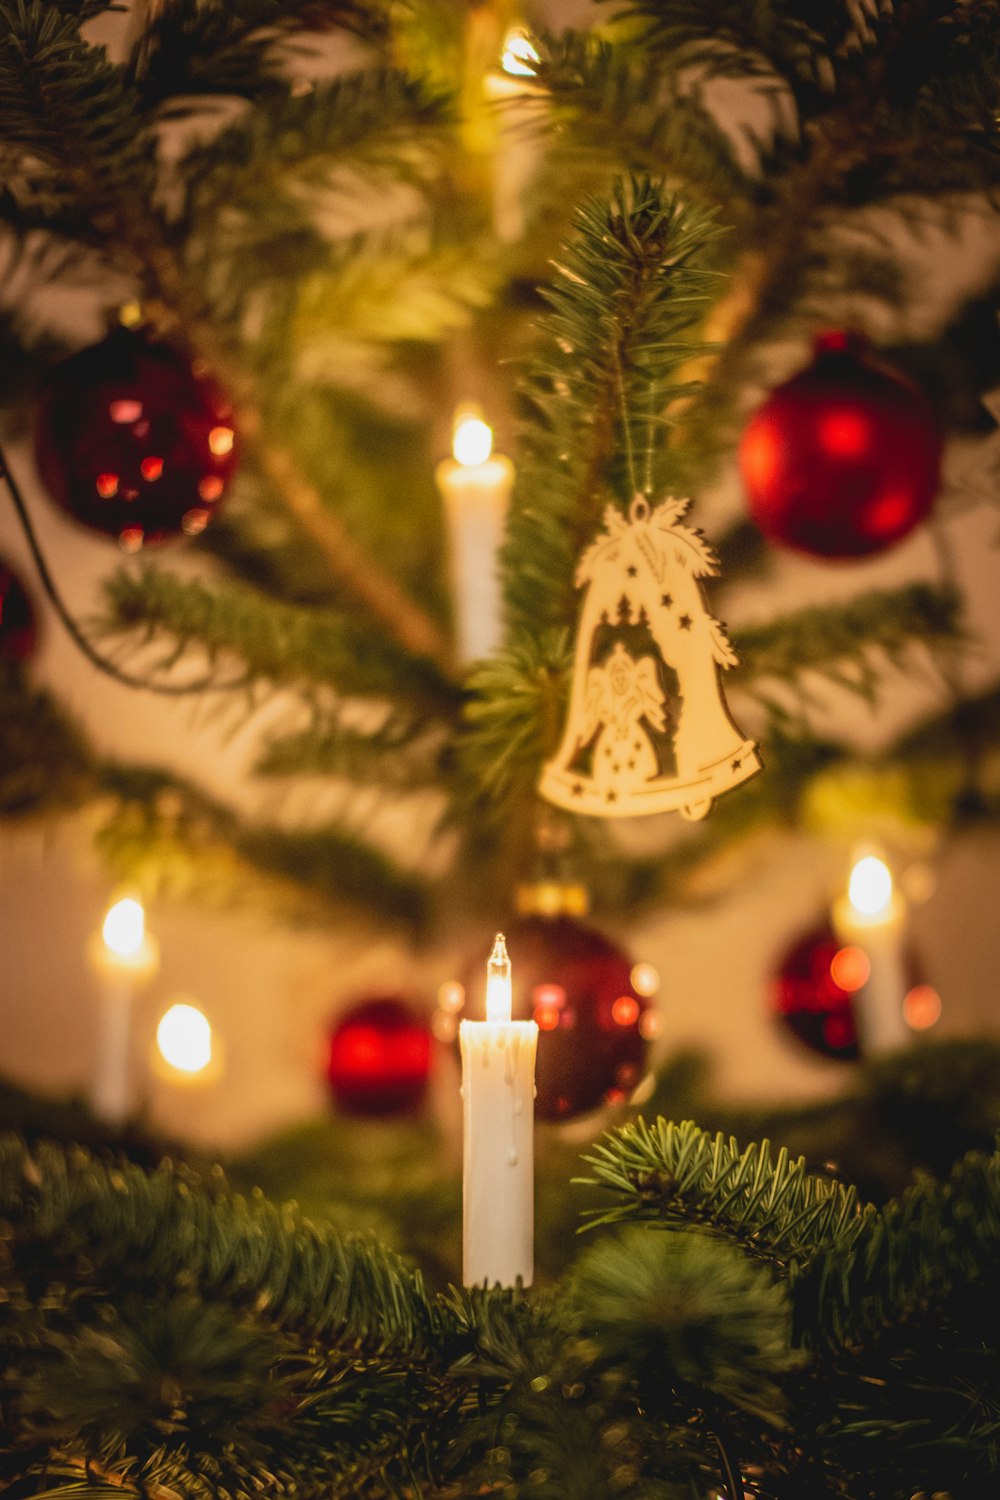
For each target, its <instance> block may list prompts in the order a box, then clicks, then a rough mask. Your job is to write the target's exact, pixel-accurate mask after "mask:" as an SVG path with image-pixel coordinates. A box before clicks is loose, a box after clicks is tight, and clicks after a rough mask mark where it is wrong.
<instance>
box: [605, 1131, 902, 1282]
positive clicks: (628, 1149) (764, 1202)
mask: <svg viewBox="0 0 1000 1500" xmlns="http://www.w3.org/2000/svg"><path fill="white" fill-rule="evenodd" d="M584 1160H585V1161H586V1162H587V1163H588V1164H589V1165H590V1166H591V1167H592V1168H593V1169H594V1174H595V1175H594V1177H593V1178H585V1179H583V1181H585V1182H596V1183H598V1184H599V1185H600V1186H602V1187H605V1188H608V1189H610V1191H611V1192H612V1193H614V1194H615V1196H616V1198H617V1199H618V1200H619V1201H618V1202H617V1204H616V1206H615V1207H613V1208H610V1209H604V1210H601V1209H596V1210H594V1211H593V1212H592V1213H591V1214H590V1215H589V1220H590V1223H591V1225H598V1224H613V1223H621V1222H628V1221H639V1222H642V1221H646V1222H654V1223H663V1224H673V1225H689V1226H691V1225H694V1226H698V1227H701V1228H709V1229H714V1230H718V1231H719V1232H721V1233H724V1234H726V1235H728V1236H731V1237H732V1238H733V1239H734V1240H736V1241H737V1242H738V1243H740V1244H742V1245H743V1246H744V1247H745V1248H746V1249H748V1250H750V1251H751V1252H752V1253H753V1254H754V1255H757V1256H760V1257H761V1258H762V1259H765V1260H767V1261H770V1262H771V1263H773V1264H775V1265H777V1266H780V1267H781V1268H783V1269H785V1270H787V1271H791V1270H793V1269H794V1268H795V1267H796V1265H799V1264H802V1263H808V1262H809V1261H811V1260H812V1258H813V1257H814V1255H815V1254H816V1252H817V1249H818V1247H820V1246H822V1245H823V1244H831V1245H835V1246H836V1247H837V1249H838V1250H839V1251H840V1252H841V1253H844V1254H846V1253H848V1252H849V1251H850V1249H851V1247H852V1246H853V1245H854V1243H855V1242H856V1241H857V1239H858V1237H859V1235H860V1234H861V1232H862V1229H863V1227H864V1225H865V1223H866V1222H867V1221H868V1220H869V1219H870V1218H871V1217H872V1215H874V1213H875V1212H876V1211H875V1209H873V1208H871V1207H870V1206H864V1205H862V1204H860V1203H859V1202H858V1195H857V1192H856V1191H855V1190H854V1189H853V1188H849V1187H843V1186H841V1185H840V1184H839V1183H834V1182H830V1181H828V1180H827V1179H826V1178H822V1177H815V1176H812V1175H810V1173H809V1172H808V1171H807V1170H806V1162H805V1158H804V1157H799V1158H798V1160H797V1161H794V1160H792V1159H790V1157H789V1155H788V1152H787V1151H786V1150H785V1148H784V1147H782V1148H781V1150H779V1151H778V1153H777V1155H776V1156H775V1157H774V1158H773V1159H772V1156H771V1148H770V1143H769V1142H768V1141H763V1142H762V1143H761V1144H760V1145H756V1144H754V1145H750V1146H748V1147H747V1148H746V1149H745V1150H743V1151H741V1150H740V1149H739V1146H738V1145H737V1143H736V1141H734V1140H732V1139H730V1140H728V1141H727V1140H726V1139H725V1137H724V1136H723V1135H722V1134H721V1133H720V1134H718V1135H716V1136H715V1137H712V1136H710V1135H708V1134H707V1132H705V1131H703V1130H699V1128H698V1126H697V1125H695V1124H694V1123H693V1122H692V1121H691V1120H685V1121H684V1122H683V1123H681V1124H679V1125H677V1124H674V1122H673V1121H670V1120H664V1119H662V1118H660V1119H657V1120H655V1121H654V1122H653V1123H652V1124H647V1123H646V1121H645V1120H642V1119H639V1120H637V1121H636V1123H635V1124H634V1125H625V1126H623V1127H622V1128H621V1129H620V1130H618V1131H616V1132H615V1133H614V1134H612V1135H609V1136H607V1137H605V1139H604V1141H603V1143H601V1144H599V1145H598V1146H597V1147H596V1148H595V1149H594V1151H593V1152H592V1154H590V1155H588V1156H586V1157H584Z"/></svg>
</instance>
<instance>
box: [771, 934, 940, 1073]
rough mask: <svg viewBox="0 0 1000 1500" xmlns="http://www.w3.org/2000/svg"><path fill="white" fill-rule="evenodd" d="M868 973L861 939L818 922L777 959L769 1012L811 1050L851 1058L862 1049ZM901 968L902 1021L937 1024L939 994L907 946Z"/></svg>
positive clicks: (920, 1026) (914, 1027)
mask: <svg viewBox="0 0 1000 1500" xmlns="http://www.w3.org/2000/svg"><path fill="white" fill-rule="evenodd" d="M870 972H871V965H870V962H869V958H868V955H867V953H866V952H865V950H864V946H863V944H860V943H859V944H855V943H845V942H842V941H841V940H840V939H839V938H838V937H837V935H836V933H835V932H834V930H833V928H832V927H831V926H830V924H829V923H828V922H825V923H822V924H820V925H819V926H817V927H815V928H812V929H811V930H810V931H809V932H807V933H805V934H803V935H802V936H801V937H799V938H797V939H796V941H795V942H794V943H793V944H792V945H791V947H790V948H789V949H788V950H787V952H786V953H785V955H784V957H783V958H782V960H781V963H780V965H779V968H778V972H777V974H776V975H775V977H774V981H773V987H772V1006H773V1010H774V1013H775V1015H777V1016H778V1018H779V1020H780V1021H781V1022H782V1024H783V1025H784V1026H786V1027H787V1029H788V1030H789V1031H790V1032H791V1033H792V1035H793V1036H795V1037H797V1038H798V1040H799V1041H800V1042H804V1043H805V1044H806V1046H807V1047H810V1048H811V1049H812V1051H814V1052H820V1053H822V1055H823V1056H824V1057H834V1058H839V1059H841V1060H843V1061H845V1062H853V1061H855V1060H856V1059H857V1058H858V1057H860V1056H861V1055H862V1052H863V1050H864V1049H863V1046H862V1037H861V1035H860V1034H859V1033H860V1031H861V1030H863V1028H860V1027H859V1014H858V1012H859V1007H860V1006H861V1005H863V1004H864V987H865V985H866V983H867V981H868V976H869V974H870ZM903 972H904V977H905V983H906V992H905V994H903V995H901V996H900V1006H901V1010H902V1016H903V1020H904V1021H905V1022H906V1024H907V1026H909V1028H910V1030H911V1031H926V1030H928V1029H929V1028H930V1027H931V1026H934V1025H935V1024H936V1023H937V1020H938V1017H939V1016H940V1014H941V998H940V996H939V995H938V992H937V990H935V989H934V988H933V986H932V985H929V984H927V983H925V982H924V979H923V970H922V966H921V963H920V959H919V956H918V955H917V953H916V952H915V951H914V950H913V949H912V948H909V947H907V948H906V949H904V952H903ZM861 1019H862V1020H863V1016H862V1017H861Z"/></svg>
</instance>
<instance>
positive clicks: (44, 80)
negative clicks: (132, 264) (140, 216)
mask: <svg viewBox="0 0 1000 1500" xmlns="http://www.w3.org/2000/svg"><path fill="white" fill-rule="evenodd" d="M146 123H147V122H146V121H145V119H144V118H143V115H142V112H141V110H140V109H139V108H138V106H137V102H136V100H135V98H134V96H133V94H132V93H131V92H130V90H129V88H128V84H127V80H126V78H125V73H124V70H123V69H122V68H121V67H119V66H116V65H115V64H112V63H110V62H108V60H107V58H106V56H105V53H104V50H103V48H98V47H92V46H89V45H88V44H87V43H86V42H85V41H84V40H83V38H82V36H81V34H80V20H79V19H78V18H77V16H76V15H74V14H72V13H70V14H66V13H63V12H62V11H61V10H60V8H59V7H58V6H53V5H48V4H44V3H43V0H3V3H2V4H0V141H3V142H4V144H5V146H6V150H7V153H8V156H9V163H8V170H9V171H11V170H12V173H13V176H14V185H15V196H16V183H17V175H18V174H21V175H24V176H25V177H27V178H28V180H29V182H30V181H31V180H32V179H33V178H36V177H38V176H39V169H40V168H41V171H42V173H43V174H47V173H52V174H53V175H54V176H55V177H56V178H57V179H58V181H59V182H60V183H61V184H62V187H63V191H67V190H68V191H69V193H71V194H72V195H73V198H74V199H75V201H76V204H77V206H78V212H79V215H80V217H81V218H82V219H84V220H85V221H86V220H88V219H93V218H94V217H95V216H96V217H97V218H98V219H99V220H100V221H102V223H103V227H104V229H105V231H107V230H108V229H109V227H110V224H111V222H112V217H113V216H114V214H115V213H116V205H117V202H118V201H120V200H121V199H123V198H130V197H131V198H138V199H139V200H140V201H144V200H146V199H148V198H149V196H150V193H151V189H152V185H153V180H154V169H153V157H154V145H153V142H152V139H151V137H150V135H149V133H148V131H147V129H146ZM109 250H110V253H112V254H113V253H114V246H111V247H109Z"/></svg>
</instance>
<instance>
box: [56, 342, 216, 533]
mask: <svg viewBox="0 0 1000 1500" xmlns="http://www.w3.org/2000/svg"><path fill="white" fill-rule="evenodd" d="M35 456H36V459H37V462H38V468H39V472H40V473H41V476H42V478H43V480H44V481H45V484H46V485H47V487H48V489H49V491H50V493H51V494H52V497H53V499H55V500H56V501H57V502H58V503H59V505H61V506H62V507H63V509H64V510H67V511H69V513H70V515H72V516H75V518H76V519H77V520H78V521H82V522H83V524H84V525H85V526H90V527H93V529H94V530H95V531H101V532H104V533H105V534H106V535H108V536H114V537H117V538H118V540H119V541H120V543H121V545H122V546H123V547H124V548H125V549H126V551H129V552H137V551H138V550H139V548H140V547H142V546H143V545H144V544H147V543H155V542H162V541H163V540H164V539H165V538H166V537H169V536H176V535H177V534H178V533H180V532H186V533H187V534H188V535H195V534H197V533H198V532H199V531H202V530H204V527H205V525H206V524H207V522H208V520H209V518H210V516H211V514H212V512H213V510H214V509H215V508H216V507H217V505H218V503H219V501H220V500H221V499H222V496H223V494H224V492H225V489H226V485H227V484H228V482H229V480H230V478H231V477H232V474H233V471H234V469H235V467H236V437H235V431H234V427H233V411H232V407H231V405H230V403H229V402H228V401H227V400H226V398H225V396H224V395H223V394H222V392H221V391H220V390H219V388H218V387H217V386H216V385H214V384H213V383H212V381H211V380H209V379H208V378H207V376H206V375H205V374H204V373H203V372H202V371H201V370H200V369H199V367H198V365H197V364H196V365H193V366H192V365H191V364H190V363H189V362H188V360H187V359H186V358H185V357H184V355H182V354H180V353H178V352H177V350H176V349H172V348H171V347H170V346H169V345H167V344H161V343H156V342H154V341H153V340H152V339H150V338H147V337H146V336H145V335H143V334H141V333H133V332H131V331H130V330H128V329H126V328H116V329H115V330H114V332H113V333H110V334H109V335H108V337H107V338H106V339H104V340H103V341H102V342H101V343H100V344H95V345H94V346H93V348H90V349H84V350H82V351H81V352H80V353H79V354H74V355H73V356H72V358H71V359H67V360H65V361H64V362H63V363H62V364H61V365H58V366H57V367H56V369H55V370H53V372H52V374H51V375H50V377H49V379H48V382H47V384H46V387H45V391H44V393H43V396H42V403H41V408H40V410H39V414H38V426H37V431H36V434H35Z"/></svg>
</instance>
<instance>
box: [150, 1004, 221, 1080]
mask: <svg viewBox="0 0 1000 1500" xmlns="http://www.w3.org/2000/svg"><path fill="white" fill-rule="evenodd" d="M156 1045H157V1047H159V1049H160V1056H161V1057H162V1058H163V1060H164V1062H167V1063H169V1064H170V1066H171V1067H172V1068H176V1069H177V1071H178V1072H179V1073H200V1072H201V1071H202V1070H203V1069H204V1068H207V1067H208V1065H209V1063H210V1062H211V1061H212V1028H211V1026H210V1025H209V1023H208V1018H207V1017H206V1016H203V1015H202V1013H201V1011H200V1010H199V1009H198V1007H197V1006H195V1005H172V1006H171V1007H170V1009H169V1010H168V1011H167V1012H166V1013H165V1014H164V1015H163V1016H162V1017H161V1020H160V1024H159V1026H157V1028H156Z"/></svg>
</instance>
